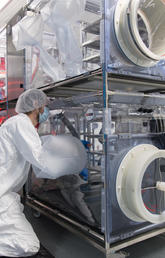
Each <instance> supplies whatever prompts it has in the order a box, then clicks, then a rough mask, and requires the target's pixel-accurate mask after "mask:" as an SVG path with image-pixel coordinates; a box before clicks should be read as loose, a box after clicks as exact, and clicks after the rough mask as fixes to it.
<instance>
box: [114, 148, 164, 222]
mask: <svg viewBox="0 0 165 258" xmlns="http://www.w3.org/2000/svg"><path fill="white" fill-rule="evenodd" d="M163 163H164V164H165V150H160V149H158V148H157V147H155V146H153V145H151V144H141V145H138V146H136V147H134V148H132V149H131V150H130V151H129V152H128V153H127V154H126V156H125V157H124V159H123V160H122V162H121V164H120V167H119V170H118V174H117V179H116V195H117V200H118V204H119V206H120V208H121V210H122V212H123V213H124V214H125V215H126V216H127V217H128V218H129V219H131V220H133V221H137V222H143V221H148V222H151V223H163V222H165V198H164V197H165V180H164V178H163V176H162V174H165V171H163V172H162V171H161V170H160V167H165V166H164V165H163ZM161 164H162V165H161Z"/></svg>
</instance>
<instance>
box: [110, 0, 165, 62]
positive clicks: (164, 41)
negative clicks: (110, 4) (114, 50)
mask: <svg viewBox="0 0 165 258" xmlns="http://www.w3.org/2000/svg"><path fill="white" fill-rule="evenodd" d="M164 13H165V0H145V1H144V0H119V1H118V2H117V5H116V9H115V15H114V28H115V34H116V38H117V41H118V43H119V46H120V48H121V49H122V51H123V52H124V54H125V55H126V56H127V58H128V59H129V60H131V61H132V62H133V63H135V64H136V65H139V66H142V67H150V66H153V65H155V64H156V63H157V62H159V61H160V60H161V59H165V32H164V27H165V15H164Z"/></svg>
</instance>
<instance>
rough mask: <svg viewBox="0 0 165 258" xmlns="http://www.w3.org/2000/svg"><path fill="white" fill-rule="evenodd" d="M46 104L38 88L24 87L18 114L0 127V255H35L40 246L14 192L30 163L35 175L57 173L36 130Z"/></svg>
mask: <svg viewBox="0 0 165 258" xmlns="http://www.w3.org/2000/svg"><path fill="white" fill-rule="evenodd" d="M46 104H47V97H46V95H45V93H43V92H42V91H41V90H38V89H30V90H27V91H25V92H24V93H22V94H21V95H20V97H19V98H18V101H17V104H16V112H17V113H18V115H16V116H13V117H11V118H9V119H8V120H7V121H6V122H5V123H4V124H3V125H2V126H1V127H0V257H28V256H34V257H36V256H35V254H36V253H37V252H38V251H39V248H40V244H39V240H38V238H37V236H36V234H35V233H34V231H33V229H32V227H31V225H30V223H29V222H28V221H27V220H26V218H25V216H24V214H23V205H22V204H21V202H20V196H19V194H18V192H19V191H20V189H21V188H22V186H23V185H24V184H25V182H26V180H27V177H28V173H29V169H30V165H31V164H32V165H33V166H35V167H36V168H37V169H36V172H35V173H36V176H37V177H40V172H41V171H42V178H44V177H45V178H53V179H54V178H56V177H57V176H56V175H54V174H53V173H55V172H54V170H53V171H52V170H51V168H50V164H48V163H51V162H48V161H47V160H48V159H49V153H48V154H47V155H48V159H45V150H44V146H43V145H42V142H41V139H40V137H39V135H38V133H37V130H36V125H37V124H38V123H42V122H43V121H45V120H47V118H48V116H49V110H48V108H47V107H46ZM50 137H53V136H50ZM54 138H55V139H58V137H56V136H54ZM59 139H60V138H59ZM59 139H58V141H59ZM51 143H52V141H51ZM57 144H58V143H57ZM57 144H55V145H57ZM62 145H64V144H62ZM61 153H62V152H61ZM76 153H77V152H76ZM53 159H54V157H53ZM56 163H57V162H56ZM64 163H66V162H64V161H62V164H64ZM59 166H61V163H60V162H59ZM80 169H81V168H80ZM75 170H76V168H75ZM57 171H58V172H59V171H60V169H59V168H58V169H57ZM37 173H38V174H37ZM64 173H65V172H64ZM58 176H59V175H58ZM37 257H38V256H37Z"/></svg>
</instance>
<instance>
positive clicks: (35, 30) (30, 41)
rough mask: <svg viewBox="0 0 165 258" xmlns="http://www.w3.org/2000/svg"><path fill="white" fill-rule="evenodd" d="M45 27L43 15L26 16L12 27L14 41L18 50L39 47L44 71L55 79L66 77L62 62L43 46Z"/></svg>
mask: <svg viewBox="0 0 165 258" xmlns="http://www.w3.org/2000/svg"><path fill="white" fill-rule="evenodd" d="M43 29H44V24H43V20H42V17H41V15H39V14H38V15H37V14H36V15H32V16H26V17H24V18H23V19H22V20H21V21H20V22H19V23H17V24H16V25H15V26H14V27H13V29H12V33H13V43H14V45H15V47H16V49H17V50H22V49H24V48H26V47H28V46H31V47H35V48H37V49H38V51H39V59H40V65H41V67H42V69H43V71H44V72H45V73H46V74H47V75H49V76H50V77H51V78H52V79H53V80H54V81H58V80H60V79H64V73H63V72H62V67H61V66H60V64H58V62H57V60H55V59H54V58H53V57H52V56H51V55H49V54H48V52H47V51H46V50H45V49H44V48H43V47H42V33H43Z"/></svg>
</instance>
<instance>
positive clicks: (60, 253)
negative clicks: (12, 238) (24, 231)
mask: <svg viewBox="0 0 165 258" xmlns="http://www.w3.org/2000/svg"><path fill="white" fill-rule="evenodd" d="M25 213H26V217H27V218H28V220H29V221H30V222H31V224H32V225H33V228H34V230H35V232H36V233H37V235H38V237H39V239H40V241H41V243H42V244H43V245H44V246H45V247H46V248H47V249H48V250H49V251H50V252H51V253H52V255H54V256H55V258H105V256H104V255H103V254H102V253H101V252H100V251H98V250H97V249H95V248H94V247H92V246H91V245H90V244H88V243H87V242H86V241H85V240H82V239H81V238H79V237H77V236H75V235H73V234H72V233H70V232H69V231H67V230H65V229H63V228H62V227H60V226H59V225H57V224H55V223H54V222H53V221H51V220H49V219H47V218H46V217H44V216H41V217H40V218H34V217H33V216H32V212H31V211H30V209H26V212H25ZM124 251H125V252H127V253H130V256H129V258H164V257H165V236H163V235H162V236H158V237H155V238H152V239H149V240H146V241H144V242H142V243H139V244H136V245H134V246H131V247H129V248H126V249H124Z"/></svg>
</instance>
